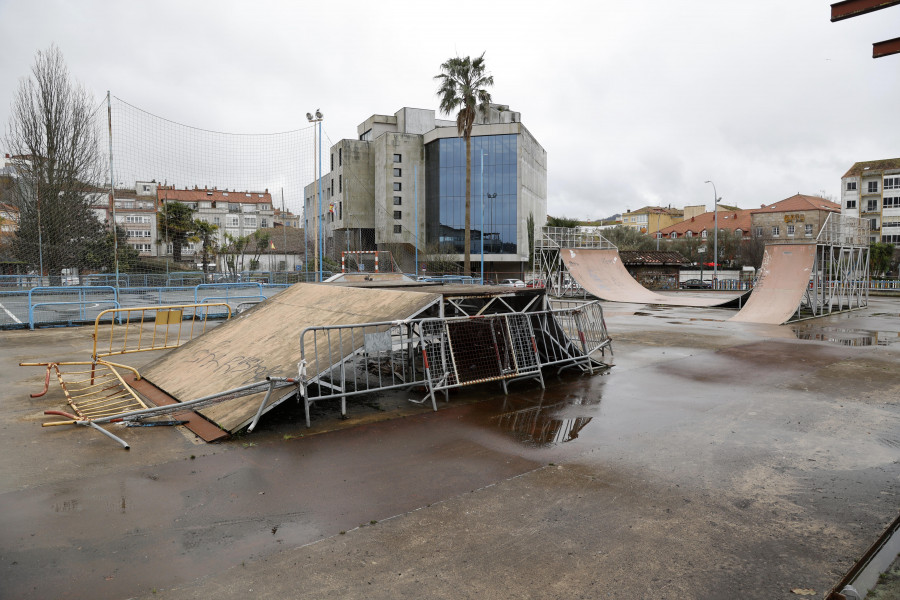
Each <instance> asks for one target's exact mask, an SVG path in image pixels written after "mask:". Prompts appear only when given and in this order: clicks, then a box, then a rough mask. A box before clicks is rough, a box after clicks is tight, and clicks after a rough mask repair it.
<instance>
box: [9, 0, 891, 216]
mask: <svg viewBox="0 0 900 600" xmlns="http://www.w3.org/2000/svg"><path fill="white" fill-rule="evenodd" d="M373 6H374V5H372V4H371V3H368V2H358V1H347V2H343V3H337V4H331V5H319V6H316V7H315V8H313V7H311V6H309V5H307V4H305V3H291V2H274V1H268V2H267V1H262V2H254V3H248V2H237V1H232V2H174V1H162V2H153V3H149V2H146V3H135V2H113V1H103V0H83V1H81V2H77V3H73V2H69V1H64V0H58V1H44V0H5V1H3V2H0V39H3V40H4V41H5V42H6V43H5V44H4V60H3V61H2V62H0V82H2V83H0V123H2V124H5V123H6V122H7V118H8V114H9V113H8V106H9V102H10V101H11V99H12V95H13V93H14V90H15V88H16V85H17V82H18V79H19V78H20V77H22V76H24V75H27V73H28V69H29V68H30V65H31V63H32V61H33V57H34V54H35V52H36V51H37V50H39V49H44V48H46V47H47V46H49V44H50V43H53V42H55V43H56V44H57V45H59V47H60V49H61V50H62V51H63V54H64V55H65V57H66V60H67V62H68V64H69V68H70V70H71V72H72V74H73V75H74V76H75V77H76V78H78V79H79V80H80V81H82V82H83V83H84V84H85V85H86V86H88V87H89V88H90V89H91V90H93V91H94V93H95V94H96V96H97V99H98V102H99V101H100V100H101V99H102V96H103V95H104V94H105V92H106V90H111V91H112V93H113V94H114V95H116V96H118V97H120V98H122V99H124V100H126V101H128V102H130V103H132V104H134V105H136V106H138V107H141V108H143V109H145V110H147V111H150V112H152V113H155V114H158V115H161V116H164V117H166V118H169V119H172V120H174V121H178V122H181V123H186V124H190V125H193V126H196V127H201V128H207V129H213V130H217V131H228V132H235V133H249V132H258V133H266V132H277V131H286V130H293V129H298V128H302V127H305V126H307V124H306V120H305V117H304V115H305V113H306V111H308V110H312V109H315V108H321V109H322V111H323V112H324V113H325V115H326V122H325V129H326V132H327V134H328V138H329V139H331V140H333V141H336V140H338V139H340V138H344V137H351V138H352V137H356V125H357V124H358V123H360V122H361V121H363V120H365V119H366V118H367V117H368V116H369V115H371V114H373V113H393V112H394V111H395V110H397V109H398V108H400V107H401V106H415V107H421V108H436V105H437V99H436V97H435V94H434V91H435V85H434V82H433V80H432V77H433V75H434V74H435V73H437V71H438V67H439V65H440V63H441V62H442V61H444V60H446V59H447V58H448V57H450V56H453V55H455V54H460V55H465V54H480V53H481V52H482V51H486V53H487V61H488V65H489V68H490V70H491V72H492V73H493V74H494V76H495V79H496V86H495V89H494V97H495V99H496V100H497V101H499V102H503V103H506V104H509V105H510V106H511V107H512V108H513V109H514V110H518V111H521V113H522V117H523V121H524V123H525V124H526V126H527V127H528V128H529V130H530V131H531V132H532V133H533V134H534V135H535V136H536V137H537V138H538V140H540V142H541V143H542V144H543V146H544V147H545V148H546V150H547V152H548V160H549V166H550V169H549V174H548V178H549V180H548V191H549V199H548V206H549V211H550V212H551V213H552V214H565V215H568V216H573V217H583V218H598V217H602V216H607V215H609V214H612V213H615V212H620V211H622V210H625V209H626V208H632V209H634V208H638V207H640V206H643V205H645V204H655V203H660V204H663V205H668V204H672V205H673V206H679V207H680V206H683V205H685V204H698V203H706V204H707V205H710V204H711V201H712V192H711V190H710V189H709V187H710V186H708V185H706V184H704V183H703V182H704V181H705V180H707V179H712V180H714V181H715V182H716V186H717V188H718V189H719V193H720V195H722V196H723V198H724V199H725V201H726V202H728V203H730V204H737V205H739V206H743V207H752V206H756V205H758V204H761V203H764V202H773V201H775V200H778V199H781V198H785V197H787V196H790V195H792V194H794V193H796V192H798V191H799V192H804V193H818V192H819V191H820V190H824V191H825V192H826V193H830V194H833V195H836V194H837V192H838V186H839V182H840V176H841V175H842V174H843V173H844V172H845V171H846V169H847V168H848V167H849V166H850V165H851V164H852V163H853V162H855V161H858V160H873V159H877V158H887V157H896V156H898V155H900V151H898V146H897V143H896V139H895V138H896V134H897V126H896V124H895V123H896V108H895V106H896V98H897V97H898V95H900V94H898V92H900V79H898V77H897V72H898V69H897V65H898V61H900V57H888V58H884V59H878V60H873V59H872V58H871V44H872V42H875V41H879V40H884V39H890V38H893V37H896V36H897V35H898V31H900V8H892V9H887V10H885V11H882V12H879V13H874V14H873V15H868V16H864V17H860V18H857V19H851V20H849V21H844V22H841V23H830V22H829V5H828V3H827V2H822V1H821V0H794V1H792V2H790V3H787V4H786V3H784V2H781V1H780V0H758V1H756V2H752V3H738V2H716V3H711V2H708V1H704V0H682V1H679V2H671V1H670V0H650V1H647V2H641V3H631V4H625V3H621V2H611V1H607V0H601V1H594V2H587V1H584V2H581V1H577V2H564V3H557V4H556V5H553V6H548V5H547V4H546V3H530V2H511V1H499V2H491V3H484V2H474V1H471V2H470V1H463V2H461V3H457V4H456V5H454V6H453V7H452V8H440V7H439V5H432V4H428V3H421V2H413V1H394V2H386V3H380V4H378V5H377V6H378V8H374V7H373Z"/></svg>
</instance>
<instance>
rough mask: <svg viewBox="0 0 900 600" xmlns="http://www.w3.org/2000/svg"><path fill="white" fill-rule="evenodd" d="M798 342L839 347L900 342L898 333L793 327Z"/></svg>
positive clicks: (838, 328) (842, 328) (844, 328)
mask: <svg viewBox="0 0 900 600" xmlns="http://www.w3.org/2000/svg"><path fill="white" fill-rule="evenodd" d="M791 329H792V330H793V331H794V334H795V335H796V336H797V339H798V340H816V341H819V342H829V343H831V344H837V345H839V346H889V345H891V344H895V343H897V342H900V333H898V332H896V331H871V330H868V329H849V328H846V327H816V326H810V325H795V326H793V327H791Z"/></svg>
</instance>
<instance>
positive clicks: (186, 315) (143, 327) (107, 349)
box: [92, 302, 231, 361]
mask: <svg viewBox="0 0 900 600" xmlns="http://www.w3.org/2000/svg"><path fill="white" fill-rule="evenodd" d="M217 308H218V309H222V311H221V313H219V314H222V313H224V314H225V318H226V319H230V318H231V307H230V306H229V305H228V304H227V303H224V302H215V303H202V304H177V305H170V306H143V307H135V308H111V309H109V310H104V311H103V312H101V313H100V314H99V315H97V319H96V320H95V321H94V351H93V355H92V356H93V359H94V360H95V361H96V360H98V359H100V358H102V357H104V356H112V355H115V354H131V353H134V352H147V351H150V350H167V349H170V348H177V347H178V346H180V345H182V344H184V343H186V342H189V341H191V340H192V339H194V337H196V336H198V335H200V334H201V333H203V332H204V331H206V325H207V320H208V319H209V316H210V311H211V309H217ZM103 320H109V323H108V325H109V335H108V336H107V335H106V333H105V332H104V334H103V336H102V342H101V336H100V326H101V325H106V323H101V321H103ZM101 345H102V347H101Z"/></svg>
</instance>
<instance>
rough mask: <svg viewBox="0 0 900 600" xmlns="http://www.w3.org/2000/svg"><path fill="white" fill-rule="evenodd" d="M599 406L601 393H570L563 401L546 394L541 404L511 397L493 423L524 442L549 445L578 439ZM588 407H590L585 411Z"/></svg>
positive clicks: (536, 446) (541, 399)
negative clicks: (592, 395) (555, 399)
mask: <svg viewBox="0 0 900 600" xmlns="http://www.w3.org/2000/svg"><path fill="white" fill-rule="evenodd" d="M599 405H600V397H599V396H597V397H594V398H586V397H584V396H582V395H567V396H566V397H565V398H564V399H562V400H560V401H548V399H547V397H546V396H542V397H541V398H540V400H539V401H538V402H537V403H534V402H529V401H526V400H522V399H517V398H512V397H510V398H507V399H506V400H505V401H504V402H503V406H502V409H501V412H500V413H499V414H496V415H494V416H492V417H490V422H491V423H492V424H493V425H494V426H496V427H497V428H498V429H501V430H503V431H505V432H506V433H509V434H511V435H512V436H513V437H514V438H515V439H516V441H518V442H519V443H521V444H524V445H526V446H530V447H533V448H547V447H550V446H558V445H559V444H564V443H566V442H571V441H574V440H576V439H578V436H579V435H580V434H581V432H582V430H583V429H584V428H585V427H587V425H588V424H589V423H590V422H591V420H592V419H593V418H594V417H593V414H596V412H597V410H596V409H597V407H599ZM586 407H590V408H588V410H584V409H585V408H586ZM585 413H588V414H585Z"/></svg>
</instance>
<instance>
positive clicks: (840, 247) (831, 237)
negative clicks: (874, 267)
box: [791, 213, 869, 321]
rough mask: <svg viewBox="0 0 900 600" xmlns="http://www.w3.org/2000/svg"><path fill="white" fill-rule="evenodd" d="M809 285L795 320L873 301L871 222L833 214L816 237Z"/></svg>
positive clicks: (810, 317)
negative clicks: (870, 243) (870, 262)
mask: <svg viewBox="0 0 900 600" xmlns="http://www.w3.org/2000/svg"><path fill="white" fill-rule="evenodd" d="M815 243H816V257H815V261H814V263H813V267H812V271H811V273H810V281H809V286H808V287H807V289H806V293H805V294H804V296H803V299H802V301H801V302H800V306H798V307H797V312H796V313H795V314H794V318H793V319H791V320H792V321H796V320H802V319H812V318H815V317H823V316H826V315H830V314H832V313H836V312H843V311H848V310H856V309H859V308H864V307H866V306H868V304H869V221H868V220H866V219H860V218H857V217H850V216H845V215H840V214H838V213H831V214H830V215H828V217H827V218H826V219H825V223H824V224H823V225H822V229H821V231H819V235H818V236H817V237H816V242H815Z"/></svg>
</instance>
